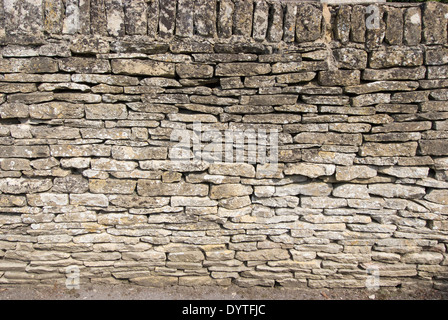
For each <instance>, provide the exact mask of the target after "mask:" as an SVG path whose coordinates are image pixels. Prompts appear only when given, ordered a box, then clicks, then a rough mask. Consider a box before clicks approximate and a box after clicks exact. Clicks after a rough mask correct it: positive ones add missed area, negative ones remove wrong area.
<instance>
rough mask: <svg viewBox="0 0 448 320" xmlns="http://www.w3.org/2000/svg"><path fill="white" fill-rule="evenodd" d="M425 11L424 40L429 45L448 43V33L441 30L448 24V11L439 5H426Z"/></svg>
mask: <svg viewBox="0 0 448 320" xmlns="http://www.w3.org/2000/svg"><path fill="white" fill-rule="evenodd" d="M422 9H423V19H422V20H423V40H424V42H425V43H427V44H443V43H446V41H447V31H446V29H445V28H439V25H440V24H442V25H444V24H445V23H446V22H447V19H448V18H447V13H448V9H447V8H446V6H443V5H441V4H439V3H425V6H424V7H423V8H422Z"/></svg>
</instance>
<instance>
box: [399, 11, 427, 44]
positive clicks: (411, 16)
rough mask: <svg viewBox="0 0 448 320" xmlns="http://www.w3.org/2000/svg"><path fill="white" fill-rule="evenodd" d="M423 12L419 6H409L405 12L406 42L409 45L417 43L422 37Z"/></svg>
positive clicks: (404, 35) (404, 33) (404, 32)
mask: <svg viewBox="0 0 448 320" xmlns="http://www.w3.org/2000/svg"><path fill="white" fill-rule="evenodd" d="M421 18H422V13H421V9H420V8H419V7H411V8H407V9H406V10H405V13H404V30H403V38H404V42H405V43H406V44H408V45H417V44H419V43H420V41H421V38H422V21H421Z"/></svg>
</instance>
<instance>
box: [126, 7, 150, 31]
mask: <svg viewBox="0 0 448 320" xmlns="http://www.w3.org/2000/svg"><path fill="white" fill-rule="evenodd" d="M146 8H147V6H146V2H145V1H144V0H133V1H125V2H124V16H125V29H126V34H128V35H146V33H147V31H148V14H147V12H146Z"/></svg>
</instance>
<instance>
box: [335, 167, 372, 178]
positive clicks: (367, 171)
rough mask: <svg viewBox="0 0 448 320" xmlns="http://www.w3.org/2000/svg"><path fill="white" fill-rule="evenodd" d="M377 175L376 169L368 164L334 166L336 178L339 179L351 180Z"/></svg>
mask: <svg viewBox="0 0 448 320" xmlns="http://www.w3.org/2000/svg"><path fill="white" fill-rule="evenodd" d="M376 175H377V170H375V169H374V168H372V167H369V166H350V167H342V166H338V167H337V168H336V179H337V180H339V181H351V180H354V179H369V178H373V177H375V176H376Z"/></svg>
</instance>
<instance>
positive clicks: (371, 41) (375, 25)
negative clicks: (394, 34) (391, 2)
mask: <svg viewBox="0 0 448 320" xmlns="http://www.w3.org/2000/svg"><path fill="white" fill-rule="evenodd" d="M372 6H373V7H374V8H375V9H374V10H373V11H372V12H370V13H369V16H367V18H366V29H367V30H366V47H367V49H375V48H378V47H379V46H381V45H382V43H383V40H384V38H385V36H386V23H385V22H384V19H383V17H384V8H383V6H379V5H376V4H374V5H372ZM371 19H373V20H371Z"/></svg>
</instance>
